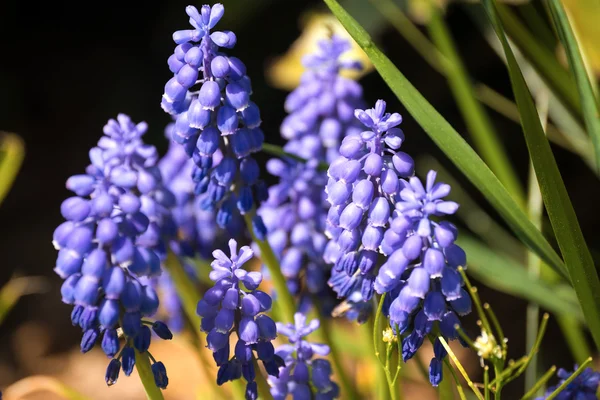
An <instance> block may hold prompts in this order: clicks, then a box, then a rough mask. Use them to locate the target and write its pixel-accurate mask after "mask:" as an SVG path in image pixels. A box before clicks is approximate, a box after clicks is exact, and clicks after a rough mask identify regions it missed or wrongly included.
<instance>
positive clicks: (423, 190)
mask: <svg viewBox="0 0 600 400" xmlns="http://www.w3.org/2000/svg"><path fill="white" fill-rule="evenodd" d="M356 118H357V119H359V120H360V121H361V122H362V123H363V124H364V125H365V127H366V128H367V129H368V130H366V131H364V132H362V133H360V135H356V136H349V137H346V138H345V139H344V140H343V142H342V145H341V147H340V157H339V158H337V159H336V160H334V161H333V162H332V164H331V166H330V168H329V171H328V175H329V182H328V184H327V187H326V191H327V195H328V201H329V202H330V204H331V208H330V210H329V214H328V216H327V228H328V229H327V233H328V234H329V235H330V237H331V240H330V242H329V243H328V245H327V249H326V253H325V259H326V261H328V262H329V263H331V264H333V265H334V266H333V269H332V276H331V278H330V280H329V283H330V285H331V286H332V287H333V289H334V290H335V291H336V293H337V294H338V295H339V297H341V298H350V300H351V303H348V302H346V304H350V305H349V307H351V308H354V312H355V313H356V314H358V315H359V318H360V319H361V320H364V319H366V318H367V317H368V310H369V308H368V304H367V303H366V302H367V301H368V300H370V299H371V297H372V296H373V294H374V292H377V293H379V294H385V295H386V296H385V303H384V307H383V312H384V314H385V315H386V316H388V317H389V320H390V326H391V327H392V328H393V329H394V331H395V332H396V334H398V335H400V334H403V333H405V332H406V333H409V334H408V335H407V336H405V337H404V339H403V343H402V357H403V359H404V361H407V360H408V359H410V358H412V357H413V356H414V354H415V353H416V351H417V350H418V349H419V348H420V347H421V345H422V343H423V341H424V339H425V337H426V336H427V334H429V333H430V332H431V329H432V326H433V323H434V322H435V321H438V322H439V329H440V332H441V334H442V335H443V336H444V337H445V338H446V339H456V338H457V337H458V335H457V332H456V330H455V324H458V323H459V320H458V316H457V314H458V315H465V314H468V313H469V312H470V311H471V298H470V296H469V294H468V293H467V292H466V291H465V290H464V289H463V288H462V286H463V284H464V282H463V280H462V277H461V275H460V273H459V271H458V267H465V265H466V256H465V253H464V251H463V250H462V249H461V248H460V247H459V246H457V245H456V244H454V241H455V240H456V237H457V234H458V232H457V229H456V227H455V226H454V225H452V224H451V223H449V222H446V221H441V222H436V221H435V220H433V219H431V217H442V216H444V215H448V214H453V213H454V212H455V211H456V210H457V208H458V204H456V203H454V202H451V201H444V200H443V198H444V197H445V196H447V195H448V194H449V192H450V186H449V185H446V184H443V183H436V182H435V177H436V173H435V172H434V171H430V172H429V174H428V175H427V181H426V184H425V186H423V184H422V183H421V181H420V180H419V179H418V178H417V177H414V176H412V175H413V173H414V162H413V160H412V158H411V157H410V156H409V155H408V154H406V153H404V152H402V151H400V150H399V148H400V147H401V145H402V143H403V142H404V134H403V133H402V131H401V130H400V129H398V128H396V126H398V125H399V124H400V123H401V121H402V118H401V116H400V115H399V114H397V113H394V114H389V113H385V102H383V101H382V100H379V101H378V102H377V103H376V105H375V108H373V109H370V110H366V111H363V110H356ZM380 255H383V256H385V262H384V263H383V265H381V267H380V268H378V266H379V264H378V259H379V258H380ZM357 292H359V293H360V296H359V294H358V293H357ZM361 302H362V304H361ZM436 348H437V350H436V352H435V353H436V356H435V357H434V358H433V359H432V361H431V364H430V372H431V373H430V380H431V383H432V384H433V385H434V386H437V385H438V384H439V382H440V381H441V379H442V376H441V361H442V360H443V358H444V356H445V352H444V351H443V348H441V346H439V345H438V346H436Z"/></svg>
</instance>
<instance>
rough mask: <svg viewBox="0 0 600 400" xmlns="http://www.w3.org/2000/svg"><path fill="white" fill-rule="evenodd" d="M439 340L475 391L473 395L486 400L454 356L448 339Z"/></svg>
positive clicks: (440, 338) (439, 337) (440, 337)
mask: <svg viewBox="0 0 600 400" xmlns="http://www.w3.org/2000/svg"><path fill="white" fill-rule="evenodd" d="M437 339H438V340H439V341H440V343H441V344H442V346H444V349H446V351H447V352H448V356H449V357H450V359H451V360H452V362H454V365H455V366H456V369H458V371H459V372H460V373H461V375H462V376H463V378H464V379H465V381H466V382H467V385H469V387H470V388H471V390H472V391H473V393H475V396H477V398H478V399H479V400H484V398H483V395H482V394H481V392H480V391H479V389H478V388H477V386H475V384H474V383H473V381H471V378H469V375H468V374H467V371H466V370H465V368H464V367H463V366H462V364H461V363H460V361H459V360H458V357H456V355H455V354H454V352H453V351H452V349H451V348H450V346H448V343H447V342H446V339H444V338H443V337H442V336H438V338H437Z"/></svg>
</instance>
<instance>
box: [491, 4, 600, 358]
mask: <svg viewBox="0 0 600 400" xmlns="http://www.w3.org/2000/svg"><path fill="white" fill-rule="evenodd" d="M483 4H484V7H485V9H486V11H487V13H488V15H489V17H490V20H491V22H492V25H493V26H494V29H495V31H496V34H497V35H498V37H499V38H500V41H501V43H502V46H503V48H504V52H505V54H506V58H507V62H508V70H509V75H510V78H511V83H512V88H513V92H514V95H515V99H516V101H517V106H518V107H519V111H520V115H521V125H522V126H523V132H524V134H525V140H526V142H527V147H528V149H529V154H530V157H531V161H532V163H533V166H534V168H535V173H536V176H537V179H538V182H539V184H540V189H541V192H542V197H543V199H544V205H545V206H546V210H547V211H548V216H549V218H550V222H551V224H552V227H553V229H554V233H555V236H556V239H557V242H558V245H559V247H560V250H561V253H562V255H563V257H564V259H565V264H566V266H567V269H568V271H569V276H570V280H571V282H572V285H573V287H574V288H575V292H576V293H577V296H578V299H579V302H580V304H581V308H582V310H583V313H584V316H585V319H586V322H587V324H588V326H589V328H590V331H591V333H592V336H593V337H594V341H595V342H596V346H597V347H598V348H600V280H599V279H598V274H597V272H596V269H595V267H594V263H593V260H592V256H591V254H590V251H589V249H588V247H587V245H586V243H585V239H584V237H583V234H582V232H581V228H580V227H579V222H578V220H577V216H576V214H575V210H574V209H573V205H572V204H571V200H570V198H569V194H568V193H567V189H566V188H565V185H564V182H563V180H562V178H561V175H560V171H559V170H558V166H557V165H556V160H555V159H554V155H553V154H552V150H551V149H550V144H549V143H548V140H547V139H546V136H545V134H544V130H543V128H542V126H541V124H540V120H539V117H538V113H537V110H536V108H535V105H534V102H533V98H532V97H531V93H530V92H529V89H528V88H527V84H526V83H525V79H524V78H523V74H522V73H521V70H520V69H519V66H518V64H517V61H516V59H515V56H514V54H513V52H512V49H511V48H510V45H509V44H508V40H507V39H506V35H505V33H504V30H503V27H502V23H501V22H500V19H499V17H498V14H497V9H496V5H495V3H494V2H493V0H484V1H483Z"/></svg>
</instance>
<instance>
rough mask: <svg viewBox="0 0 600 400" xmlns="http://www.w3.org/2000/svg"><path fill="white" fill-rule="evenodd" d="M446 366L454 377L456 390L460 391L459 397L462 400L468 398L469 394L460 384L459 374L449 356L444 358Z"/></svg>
mask: <svg viewBox="0 0 600 400" xmlns="http://www.w3.org/2000/svg"><path fill="white" fill-rule="evenodd" d="M444 367H445V370H446V372H448V371H450V375H452V379H453V380H454V384H455V385H456V391H457V392H458V397H460V400H467V396H466V395H465V390H464V389H463V387H462V385H461V384H460V380H459V379H458V376H457V375H456V372H455V371H454V368H452V365H450V361H448V358H444ZM426 379H427V378H426ZM442 382H443V381H442Z"/></svg>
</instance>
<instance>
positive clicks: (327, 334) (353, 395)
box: [320, 317, 360, 400]
mask: <svg viewBox="0 0 600 400" xmlns="http://www.w3.org/2000/svg"><path fill="white" fill-rule="evenodd" d="M320 321H321V325H320V328H321V329H320V331H321V334H322V335H323V339H324V340H325V343H327V344H328V345H329V350H330V353H329V357H330V358H331V361H333V366H334V367H335V372H336V376H337V377H338V379H339V382H340V385H341V387H342V389H343V390H344V397H345V398H348V399H356V400H358V399H360V396H359V395H358V393H357V392H356V388H355V387H354V385H353V384H352V381H351V380H350V378H349V377H348V374H347V372H346V369H345V368H344V362H343V358H342V354H341V353H340V349H339V344H338V342H336V341H334V340H333V337H332V330H331V329H332V328H331V320H330V319H328V318H327V317H323V318H321V320H320Z"/></svg>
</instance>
